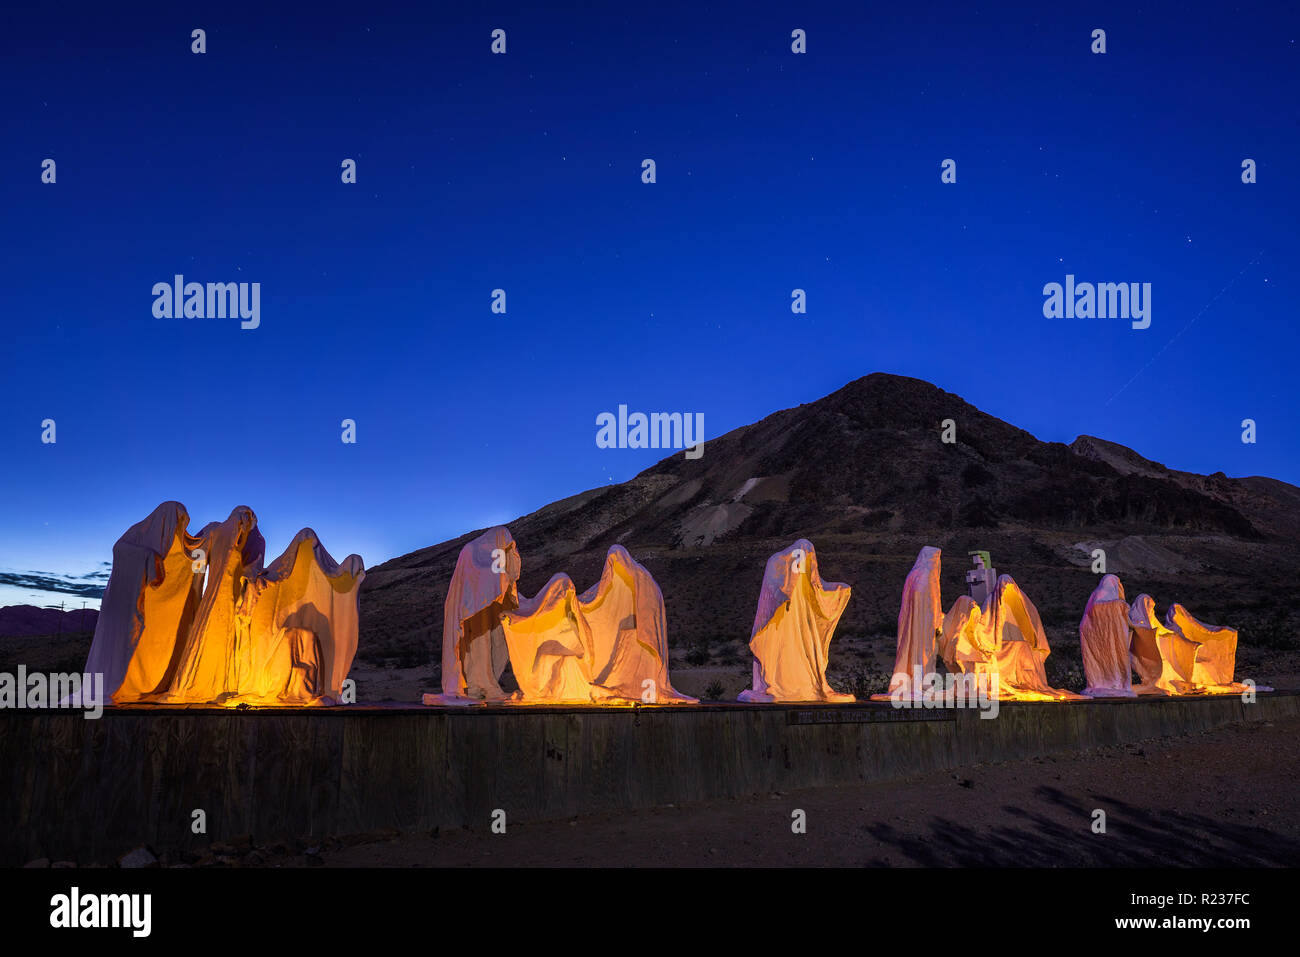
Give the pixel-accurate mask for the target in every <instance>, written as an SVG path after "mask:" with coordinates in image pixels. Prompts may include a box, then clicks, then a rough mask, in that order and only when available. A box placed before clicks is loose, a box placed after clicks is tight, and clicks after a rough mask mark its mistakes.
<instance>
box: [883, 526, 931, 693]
mask: <svg viewBox="0 0 1300 957" xmlns="http://www.w3.org/2000/svg"><path fill="white" fill-rule="evenodd" d="M942 557H943V552H942V551H940V550H939V549H938V548H935V547H933V546H931V545H927V546H925V547H924V548H922V549H921V551H920V553H918V554H917V556H916V563H915V564H913V565H912V570H911V571H910V572H908V573H907V579H906V580H905V581H904V582H903V600H902V603H901V604H900V605H899V608H898V653H897V655H896V657H895V659H894V671H893V674H892V675H891V677H890V679H889V694H886V695H879V696H875V697H880V698H885V699H888V698H890V697H891V696H892V695H901V696H902V697H907V698H915V699H920V698H922V697H924V691H925V688H924V683H922V684H918V683H917V681H916V676H917V675H918V674H920V675H921V676H922V678H923V682H924V676H925V675H929V674H934V672H935V669H936V667H937V664H938V652H939V640H940V638H941V636H942V635H943V619H944V615H943V606H942V604H940V600H939V570H940V561H941V559H942Z"/></svg>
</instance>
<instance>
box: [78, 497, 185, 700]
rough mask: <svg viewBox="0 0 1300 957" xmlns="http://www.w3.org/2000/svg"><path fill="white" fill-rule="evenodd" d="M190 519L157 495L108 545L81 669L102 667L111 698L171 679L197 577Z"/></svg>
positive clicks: (148, 690)
mask: <svg viewBox="0 0 1300 957" xmlns="http://www.w3.org/2000/svg"><path fill="white" fill-rule="evenodd" d="M189 521H190V516H189V513H188V512H187V511H186V510H185V506H184V505H182V504H181V503H180V502H163V503H162V504H161V505H159V506H158V507H157V508H155V509H154V510H153V511H152V512H151V513H150V514H149V517H148V518H146V519H144V520H143V521H140V522H137V523H136V524H134V525H132V526H131V527H130V528H128V529H127V530H126V533H125V534H123V536H122V537H121V538H119V539H118V540H117V543H116V544H115V545H114V546H113V568H112V571H111V572H110V573H109V577H108V586H107V587H106V588H105V589H104V598H103V602H102V604H101V608H100V612H99V619H98V621H97V622H96V623H95V637H94V640H93V641H92V642H91V645H90V655H89V656H88V657H87V659H86V673H87V674H95V673H102V674H103V675H104V691H105V693H106V694H107V695H108V697H109V698H110V699H111V700H112V701H113V702H114V703H116V704H123V703H126V702H132V701H141V700H144V699H146V698H147V697H148V696H149V695H152V694H153V693H155V692H157V691H159V690H160V689H162V690H165V688H166V686H167V684H168V682H169V681H170V680H171V673H172V671H174V669H175V664H176V657H177V654H178V653H179V651H180V649H181V646H182V644H183V639H184V636H185V635H186V634H187V633H188V631H189V628H190V624H191V621H192V620H193V617H194V612H195V609H196V607H197V605H198V601H199V588H200V586H201V585H202V583H203V578H202V576H201V575H197V574H195V571H194V559H193V558H192V557H191V554H190V553H191V551H192V550H193V548H194V547H195V546H197V544H198V542H199V540H198V539H197V538H194V537H192V536H191V535H190V534H189V531H188V525H189Z"/></svg>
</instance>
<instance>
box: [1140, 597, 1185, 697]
mask: <svg viewBox="0 0 1300 957" xmlns="http://www.w3.org/2000/svg"><path fill="white" fill-rule="evenodd" d="M1128 623H1129V628H1130V629H1131V630H1132V635H1133V645H1132V648H1133V670H1134V671H1136V672H1137V673H1138V678H1139V679H1140V680H1141V683H1140V684H1139V685H1138V686H1137V688H1136V689H1135V690H1136V691H1137V692H1138V694H1165V695H1178V694H1192V693H1193V692H1195V691H1196V686H1195V685H1194V684H1192V672H1193V670H1194V667H1195V664H1196V642H1194V641H1192V640H1190V639H1188V638H1185V637H1183V636H1182V635H1180V634H1178V633H1177V632H1174V631H1170V630H1169V629H1168V628H1166V627H1165V626H1164V624H1163V623H1162V622H1161V621H1160V619H1159V618H1157V617H1156V603H1155V599H1153V598H1152V597H1151V596H1150V595H1138V596H1137V598H1135V599H1133V604H1132V605H1131V606H1129V611H1128Z"/></svg>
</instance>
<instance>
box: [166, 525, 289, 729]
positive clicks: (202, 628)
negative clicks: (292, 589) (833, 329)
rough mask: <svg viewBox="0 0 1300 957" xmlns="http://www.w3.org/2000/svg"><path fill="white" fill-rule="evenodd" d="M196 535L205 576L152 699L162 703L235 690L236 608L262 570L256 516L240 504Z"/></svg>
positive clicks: (240, 637) (244, 637) (206, 699)
mask: <svg viewBox="0 0 1300 957" xmlns="http://www.w3.org/2000/svg"><path fill="white" fill-rule="evenodd" d="M198 538H199V544H198V546H197V548H198V549H200V550H201V552H202V554H203V556H204V560H205V562H206V573H207V581H206V583H205V584H204V587H203V596H202V597H201V598H200V599H199V605H198V610H197V611H196V612H195V615H194V623H193V625H191V627H190V630H189V634H188V635H187V636H186V639H185V644H184V647H183V648H182V650H181V654H180V661H179V665H178V667H177V671H176V678H175V680H174V681H172V682H171V684H170V686H169V687H168V689H167V691H166V692H165V693H163V694H162V695H160V696H159V699H158V700H160V701H162V702H165V703H167V704H221V703H224V702H225V700H226V699H227V698H230V697H233V696H235V695H237V694H238V689H239V684H238V681H239V676H238V672H237V663H238V661H239V659H240V656H241V654H242V653H243V649H242V647H241V646H242V645H243V644H244V643H246V642H248V641H249V640H250V639H249V636H248V633H247V629H246V627H243V626H242V625H241V623H240V621H239V619H238V615H237V610H238V608H239V606H240V603H241V602H242V601H243V597H244V590H245V588H247V587H248V582H249V580H250V579H253V578H256V577H257V575H258V574H259V573H260V572H261V571H262V559H263V558H264V556H265V553H266V540H265V539H263V538H262V533H261V532H259V531H258V530H257V516H256V515H255V514H253V510H252V509H251V508H249V507H248V506H246V505H240V506H238V507H237V508H236V509H235V510H234V511H232V512H231V513H230V517H229V518H227V519H226V520H225V521H224V522H212V523H211V524H209V525H207V526H205V527H204V528H203V530H202V531H200V532H199V535H198Z"/></svg>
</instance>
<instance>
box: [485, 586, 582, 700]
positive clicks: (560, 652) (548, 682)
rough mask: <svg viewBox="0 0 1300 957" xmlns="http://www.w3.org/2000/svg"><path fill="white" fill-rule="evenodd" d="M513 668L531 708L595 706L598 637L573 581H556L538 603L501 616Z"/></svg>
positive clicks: (526, 603) (529, 600)
mask: <svg viewBox="0 0 1300 957" xmlns="http://www.w3.org/2000/svg"><path fill="white" fill-rule="evenodd" d="M501 628H502V631H503V632H504V634H505V640H506V647H507V649H508V650H509V653H510V668H511V670H512V671H513V672H514V676H515V681H516V682H518V684H519V695H518V698H517V700H519V701H522V702H523V703H525V704H530V703H531V704H559V703H578V704H588V703H590V702H591V700H592V688H591V677H590V675H591V656H592V644H593V642H592V636H591V629H590V628H588V626H587V621H586V618H585V617H584V616H583V614H582V610H581V608H580V607H579V605H578V593H577V590H576V589H575V588H574V586H573V580H572V579H571V578H569V576H568V575H565V574H563V573H560V574H557V575H554V576H552V578H551V580H550V581H549V582H547V583H546V587H545V588H543V589H542V590H541V591H539V592H538V593H537V594H536V595H534V596H533V597H532V598H524V599H522V600H521V601H520V602H519V606H518V607H517V608H516V609H514V610H513V611H508V612H504V613H503V614H502V615H501Z"/></svg>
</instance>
